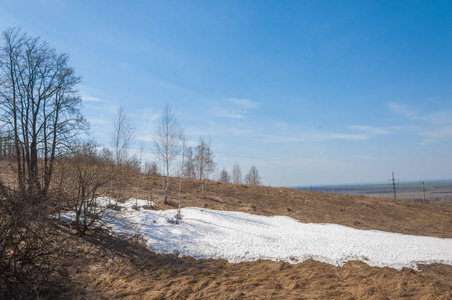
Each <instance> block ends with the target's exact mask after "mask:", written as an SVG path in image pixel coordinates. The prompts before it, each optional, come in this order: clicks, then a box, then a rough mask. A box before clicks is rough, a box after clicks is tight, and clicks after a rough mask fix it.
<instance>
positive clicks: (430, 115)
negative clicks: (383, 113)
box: [387, 102, 452, 145]
mask: <svg viewBox="0 0 452 300" xmlns="http://www.w3.org/2000/svg"><path fill="white" fill-rule="evenodd" d="M387 105H388V109H389V111H390V112H391V113H394V114H398V115H401V116H403V117H405V118H406V119H408V120H410V121H417V123H418V126H417V127H418V128H419V129H418V131H417V132H416V133H417V134H418V135H419V136H422V137H423V139H422V140H421V142H420V144H421V145H428V144H431V143H433V142H437V141H445V140H450V139H452V111H451V110H437V111H432V112H426V111H424V110H420V109H415V108H413V107H412V106H410V105H406V104H402V103H398V102H389V103H388V104H387Z"/></svg>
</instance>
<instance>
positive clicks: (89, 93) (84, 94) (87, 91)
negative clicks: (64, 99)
mask: <svg viewBox="0 0 452 300" xmlns="http://www.w3.org/2000/svg"><path fill="white" fill-rule="evenodd" d="M79 88H80V97H81V98H82V101H83V102H106V101H105V100H103V99H102V98H101V97H99V96H97V95H98V94H100V92H99V91H97V90H96V89H93V88H90V87H88V86H86V85H80V86H79Z"/></svg>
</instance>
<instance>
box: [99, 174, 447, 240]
mask: <svg viewBox="0 0 452 300" xmlns="http://www.w3.org/2000/svg"><path fill="white" fill-rule="evenodd" d="M127 180H128V182H129V183H128V186H129V187H130V188H128V189H125V190H126V193H125V197H133V198H135V197H137V198H140V199H150V198H151V196H150V194H151V191H152V195H153V196H152V199H153V200H154V201H155V202H156V204H157V205H156V208H157V209H169V208H174V207H175V206H177V199H178V190H177V189H178V187H179V182H178V180H177V179H172V180H171V183H170V186H171V187H172V189H171V193H170V203H171V204H172V206H168V205H163V196H162V190H161V188H160V184H161V178H159V177H148V178H147V180H146V188H145V185H144V177H140V178H138V177H137V175H136V174H129V175H128V177H127ZM105 192H106V193H107V194H110V195H114V192H109V191H108V190H106V191H105ZM182 206H183V207H188V206H195V207H205V208H210V209H218V210H235V211H243V212H250V213H254V214H260V215H287V216H290V217H292V218H294V219H297V220H299V221H300V222H314V223H336V224H341V225H346V226H350V227H354V228H357V229H375V230H383V231H391V232H399V233H406V234H415V235H428V236H436V237H447V238H452V205H446V204H422V203H408V202H403V201H394V200H391V199H386V198H379V197H369V196H362V195H341V194H332V193H322V192H307V191H300V190H294V189H287V188H272V187H265V186H251V185H242V184H228V183H220V182H213V181H209V185H208V194H207V198H206V199H204V198H202V194H201V184H200V182H199V180H195V179H185V180H184V181H183V183H182Z"/></svg>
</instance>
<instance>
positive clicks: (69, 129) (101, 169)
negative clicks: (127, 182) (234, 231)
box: [0, 28, 260, 298]
mask: <svg viewBox="0 0 452 300" xmlns="http://www.w3.org/2000/svg"><path fill="white" fill-rule="evenodd" d="M2 37H3V41H4V44H3V46H1V48H0V158H5V157H8V160H4V162H6V163H7V168H8V169H10V170H13V172H14V176H15V178H14V182H13V183H8V184H5V183H4V182H3V181H2V178H1V177H0V216H1V218H0V274H1V275H0V277H1V276H6V275H4V274H14V276H16V277H17V276H18V277H20V275H21V274H24V272H27V270H31V269H33V268H35V267H37V266H38V265H39V264H37V263H35V259H36V258H37V257H42V258H44V257H45V256H46V255H48V254H49V253H52V251H50V250H49V249H50V248H49V247H51V245H55V243H53V242H54V241H52V240H51V235H48V234H47V231H48V228H51V226H48V225H49V222H51V218H49V216H52V215H53V216H56V215H59V214H60V212H61V211H63V210H72V211H74V213H75V221H74V222H73V225H74V228H75V229H76V232H77V233H78V234H84V233H85V232H86V231H87V230H88V229H89V228H90V227H91V226H92V225H94V224H95V223H96V222H97V221H98V220H99V219H100V217H101V215H102V214H103V213H104V211H103V210H102V209H101V208H100V207H99V206H98V205H97V203H96V198H97V197H98V196H99V195H100V194H101V189H102V188H103V187H104V186H105V185H106V184H107V183H109V182H110V183H112V182H114V181H116V182H118V178H120V174H121V173H122V171H123V170H124V169H127V170H134V171H138V172H143V173H145V174H147V175H162V176H163V177H164V178H165V180H164V183H163V190H164V202H165V203H168V191H169V184H170V180H169V178H170V177H179V187H178V188H179V203H180V198H181V196H180V195H181V188H182V179H183V178H186V177H191V178H197V179H199V180H200V183H201V187H202V196H203V197H206V195H207V185H208V179H209V177H210V176H211V174H212V173H213V172H214V170H215V168H216V164H215V162H214V154H213V152H212V148H211V141H210V139H207V140H206V139H204V138H201V139H200V140H199V143H198V144H196V145H195V146H190V147H187V142H186V136H185V134H184V131H183V129H182V127H181V126H180V124H179V122H178V120H177V119H176V117H175V115H174V113H173V111H172V110H171V109H170V107H169V106H166V107H165V109H164V110H163V113H162V115H161V118H160V122H159V124H158V126H157V128H156V131H155V134H154V139H153V146H154V147H153V150H154V151H153V152H154V154H155V157H156V159H157V162H158V163H159V164H157V162H146V163H145V164H144V168H143V167H142V154H143V151H144V147H143V146H142V147H141V148H140V156H139V158H138V157H137V156H136V155H133V156H129V154H128V152H127V151H128V149H130V146H131V144H132V143H133V138H134V131H135V127H134V125H133V124H132V122H131V121H130V119H129V118H128V116H127V113H126V111H125V108H124V106H123V105H122V104H121V105H120V106H119V108H118V109H117V115H116V117H115V119H114V121H113V130H112V132H111V133H110V138H111V140H110V146H111V148H110V149H108V148H100V147H98V146H97V145H96V143H95V142H93V141H92V140H91V139H89V135H88V131H87V129H88V123H87V122H86V120H85V119H84V117H83V116H82V114H81V112H80V108H81V98H80V96H79V92H78V90H77V85H78V84H79V83H80V77H79V76H77V75H76V74H75V72H74V69H73V68H71V67H70V66H69V65H68V59H69V58H68V55H67V54H65V53H58V52H57V51H56V50H55V49H53V48H51V47H50V46H49V44H47V43H46V42H43V41H41V40H40V39H39V38H33V37H30V36H28V35H27V34H23V33H21V32H20V30H19V29H14V28H13V29H8V30H6V31H5V32H4V33H3V36H2ZM81 133H83V134H81ZM83 136H85V137H86V138H85V139H83V138H81V137H83ZM1 163H3V162H1ZM2 167H5V165H2ZM159 169H160V170H159ZM251 171H252V172H251ZM251 171H250V173H249V174H248V175H247V176H245V182H246V183H249V184H260V177H259V174H258V172H257V169H256V168H255V167H254V166H253V168H252V170H251ZM222 176H223V177H222V181H224V182H229V181H231V177H230V176H229V174H228V173H227V172H226V170H223V172H222ZM232 181H233V182H234V183H240V182H241V181H242V174H241V170H240V167H239V166H238V164H237V165H235V166H234V170H233V174H232ZM179 207H180V206H179ZM19 245H20V247H19ZM41 265H42V264H41ZM18 277H17V278H18ZM0 279H2V278H0ZM0 281H2V280H0ZM2 282H3V281H2ZM0 288H1V286H0ZM1 296H2V295H1V294H0V298H1Z"/></svg>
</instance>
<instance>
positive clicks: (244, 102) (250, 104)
mask: <svg viewBox="0 0 452 300" xmlns="http://www.w3.org/2000/svg"><path fill="white" fill-rule="evenodd" d="M228 101H229V102H232V103H234V104H236V105H238V106H240V107H242V108H243V109H246V110H248V109H253V108H258V107H259V106H260V103H259V102H256V101H253V100H249V99H238V98H229V99H228Z"/></svg>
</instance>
